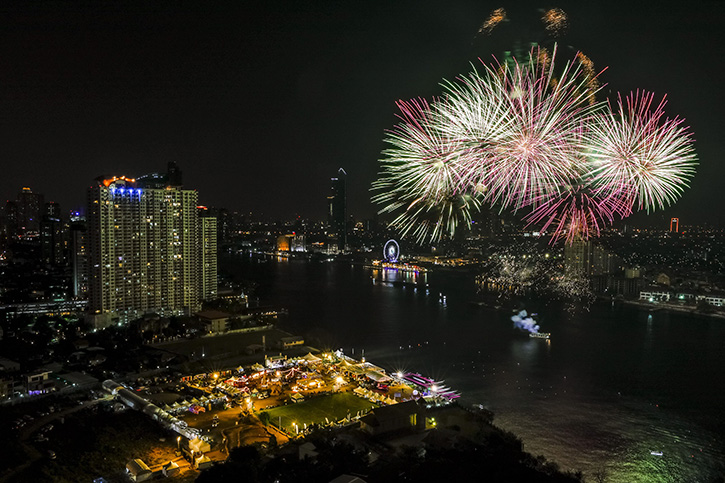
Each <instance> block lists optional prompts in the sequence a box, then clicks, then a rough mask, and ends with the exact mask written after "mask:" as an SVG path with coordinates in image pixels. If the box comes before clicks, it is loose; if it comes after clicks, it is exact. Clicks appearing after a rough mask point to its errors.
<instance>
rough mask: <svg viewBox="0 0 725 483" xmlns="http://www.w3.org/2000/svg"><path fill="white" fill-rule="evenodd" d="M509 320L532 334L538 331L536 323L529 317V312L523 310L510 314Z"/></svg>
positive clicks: (518, 327)
mask: <svg viewBox="0 0 725 483" xmlns="http://www.w3.org/2000/svg"><path fill="white" fill-rule="evenodd" d="M511 321H512V322H513V323H514V327H516V328H517V329H521V330H525V331H527V332H530V333H532V334H537V333H538V332H539V326H538V324H537V323H536V321H535V320H534V319H532V318H531V317H529V314H528V313H527V312H526V311H525V310H522V311H521V312H519V313H518V314H516V315H513V316H511Z"/></svg>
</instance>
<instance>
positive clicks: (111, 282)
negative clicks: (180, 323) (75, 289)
mask: <svg viewBox="0 0 725 483" xmlns="http://www.w3.org/2000/svg"><path fill="white" fill-rule="evenodd" d="M174 166H175V165H174ZM170 174H171V175H172V176H169V175H168V174H167V175H159V174H153V175H147V176H144V177H142V178H139V179H138V180H136V179H131V178H127V177H125V176H115V177H100V178H98V179H97V180H96V183H95V185H94V186H92V187H91V188H90V189H89V190H88V238H89V244H88V246H89V268H90V271H89V275H90V279H89V314H90V316H91V318H92V319H93V320H92V322H93V323H94V325H96V326H101V325H107V324H109V323H111V322H114V321H117V322H119V323H123V322H127V321H129V320H133V319H134V318H138V317H140V316H142V315H143V314H146V313H152V312H153V313H158V314H160V315H181V314H189V313H191V312H194V311H196V310H198V309H199V307H200V303H201V301H202V300H204V298H205V297H212V296H215V295H216V261H214V263H211V261H210V259H211V258H212V256H213V257H215V256H216V236H213V237H212V236H211V235H210V234H209V230H211V228H212V225H213V228H214V230H213V231H214V234H216V231H215V230H216V226H215V220H214V222H212V219H211V218H208V219H206V221H202V220H203V218H201V217H200V216H199V213H198V209H197V205H198V202H197V201H198V193H197V192H196V191H194V190H186V189H183V188H182V187H181V186H180V181H181V180H180V171H177V172H176V173H170ZM170 177H176V178H175V179H173V181H172V182H173V183H174V184H169V182H168V181H167V180H168V179H169V178H170ZM204 236H206V240H208V242H204V238H203V237H204ZM210 280H213V281H214V286H213V288H212V286H211V284H210V283H208V284H206V285H205V281H210Z"/></svg>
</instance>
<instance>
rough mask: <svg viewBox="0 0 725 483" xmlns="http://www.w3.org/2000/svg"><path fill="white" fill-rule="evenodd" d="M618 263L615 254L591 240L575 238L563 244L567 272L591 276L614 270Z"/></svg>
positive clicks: (617, 268) (616, 269)
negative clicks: (571, 241)
mask: <svg viewBox="0 0 725 483" xmlns="http://www.w3.org/2000/svg"><path fill="white" fill-rule="evenodd" d="M620 265H621V261H620V260H619V258H618V257H617V256H616V255H614V254H612V253H610V252H609V251H607V250H605V249H604V248H602V247H601V246H600V245H598V244H595V243H593V242H592V241H591V240H586V241H585V240H576V241H574V242H573V243H572V244H571V245H568V244H567V245H565V246H564V268H565V269H566V271H567V272H578V273H580V274H581V275H584V276H587V277H593V276H597V275H604V274H607V273H613V272H616V271H618V270H619V268H620Z"/></svg>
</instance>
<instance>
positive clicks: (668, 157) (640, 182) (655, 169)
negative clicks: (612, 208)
mask: <svg viewBox="0 0 725 483" xmlns="http://www.w3.org/2000/svg"><path fill="white" fill-rule="evenodd" d="M653 100H654V94H652V93H646V92H642V93H640V92H639V91H638V92H636V93H633V94H630V95H629V96H627V97H626V98H625V99H624V101H623V100H622V98H621V97H620V98H619V101H618V105H617V110H616V111H614V110H609V111H608V112H606V113H602V114H599V115H597V116H595V117H594V118H592V122H590V123H589V124H588V130H587V132H586V133H585V136H584V140H585V146H584V150H585V152H586V153H587V156H588V158H589V164H588V169H589V172H588V173H587V174H586V177H587V178H589V180H590V181H589V183H590V184H591V185H592V187H593V189H594V191H595V192H596V193H598V194H601V195H603V196H611V195H612V194H617V196H619V197H624V198H626V199H627V200H628V202H629V203H630V204H631V206H632V207H633V208H634V207H636V208H638V209H645V210H647V211H648V212H649V211H650V210H655V209H657V208H664V207H665V206H668V205H670V204H672V203H673V202H674V201H675V200H677V198H679V197H680V195H681V194H682V192H683V191H684V188H685V187H687V186H688V183H689V180H690V178H691V177H692V176H693V175H694V174H695V166H696V165H697V156H696V154H695V149H694V146H693V141H692V135H691V134H690V133H689V132H688V129H687V128H686V127H684V126H682V122H683V120H682V119H678V118H675V119H669V118H666V117H665V113H664V106H665V104H666V100H665V98H663V99H662V101H661V102H660V103H659V104H658V105H657V106H656V107H655V108H654V109H653V108H652V106H653Z"/></svg>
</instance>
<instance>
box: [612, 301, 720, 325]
mask: <svg viewBox="0 0 725 483" xmlns="http://www.w3.org/2000/svg"><path fill="white" fill-rule="evenodd" d="M601 300H602V301H607V302H609V301H611V299H607V298H601ZM614 302H616V303H624V304H627V305H634V306H636V307H640V308H642V309H647V310H649V311H650V312H655V311H660V310H666V311H669V312H677V313H680V314H689V315H693V316H696V317H707V318H713V319H723V320H725V313H720V312H713V313H705V312H698V311H697V308H696V307H685V306H682V305H674V304H665V303H656V304H655V303H653V302H645V301H642V300H626V299H615V300H614Z"/></svg>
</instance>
